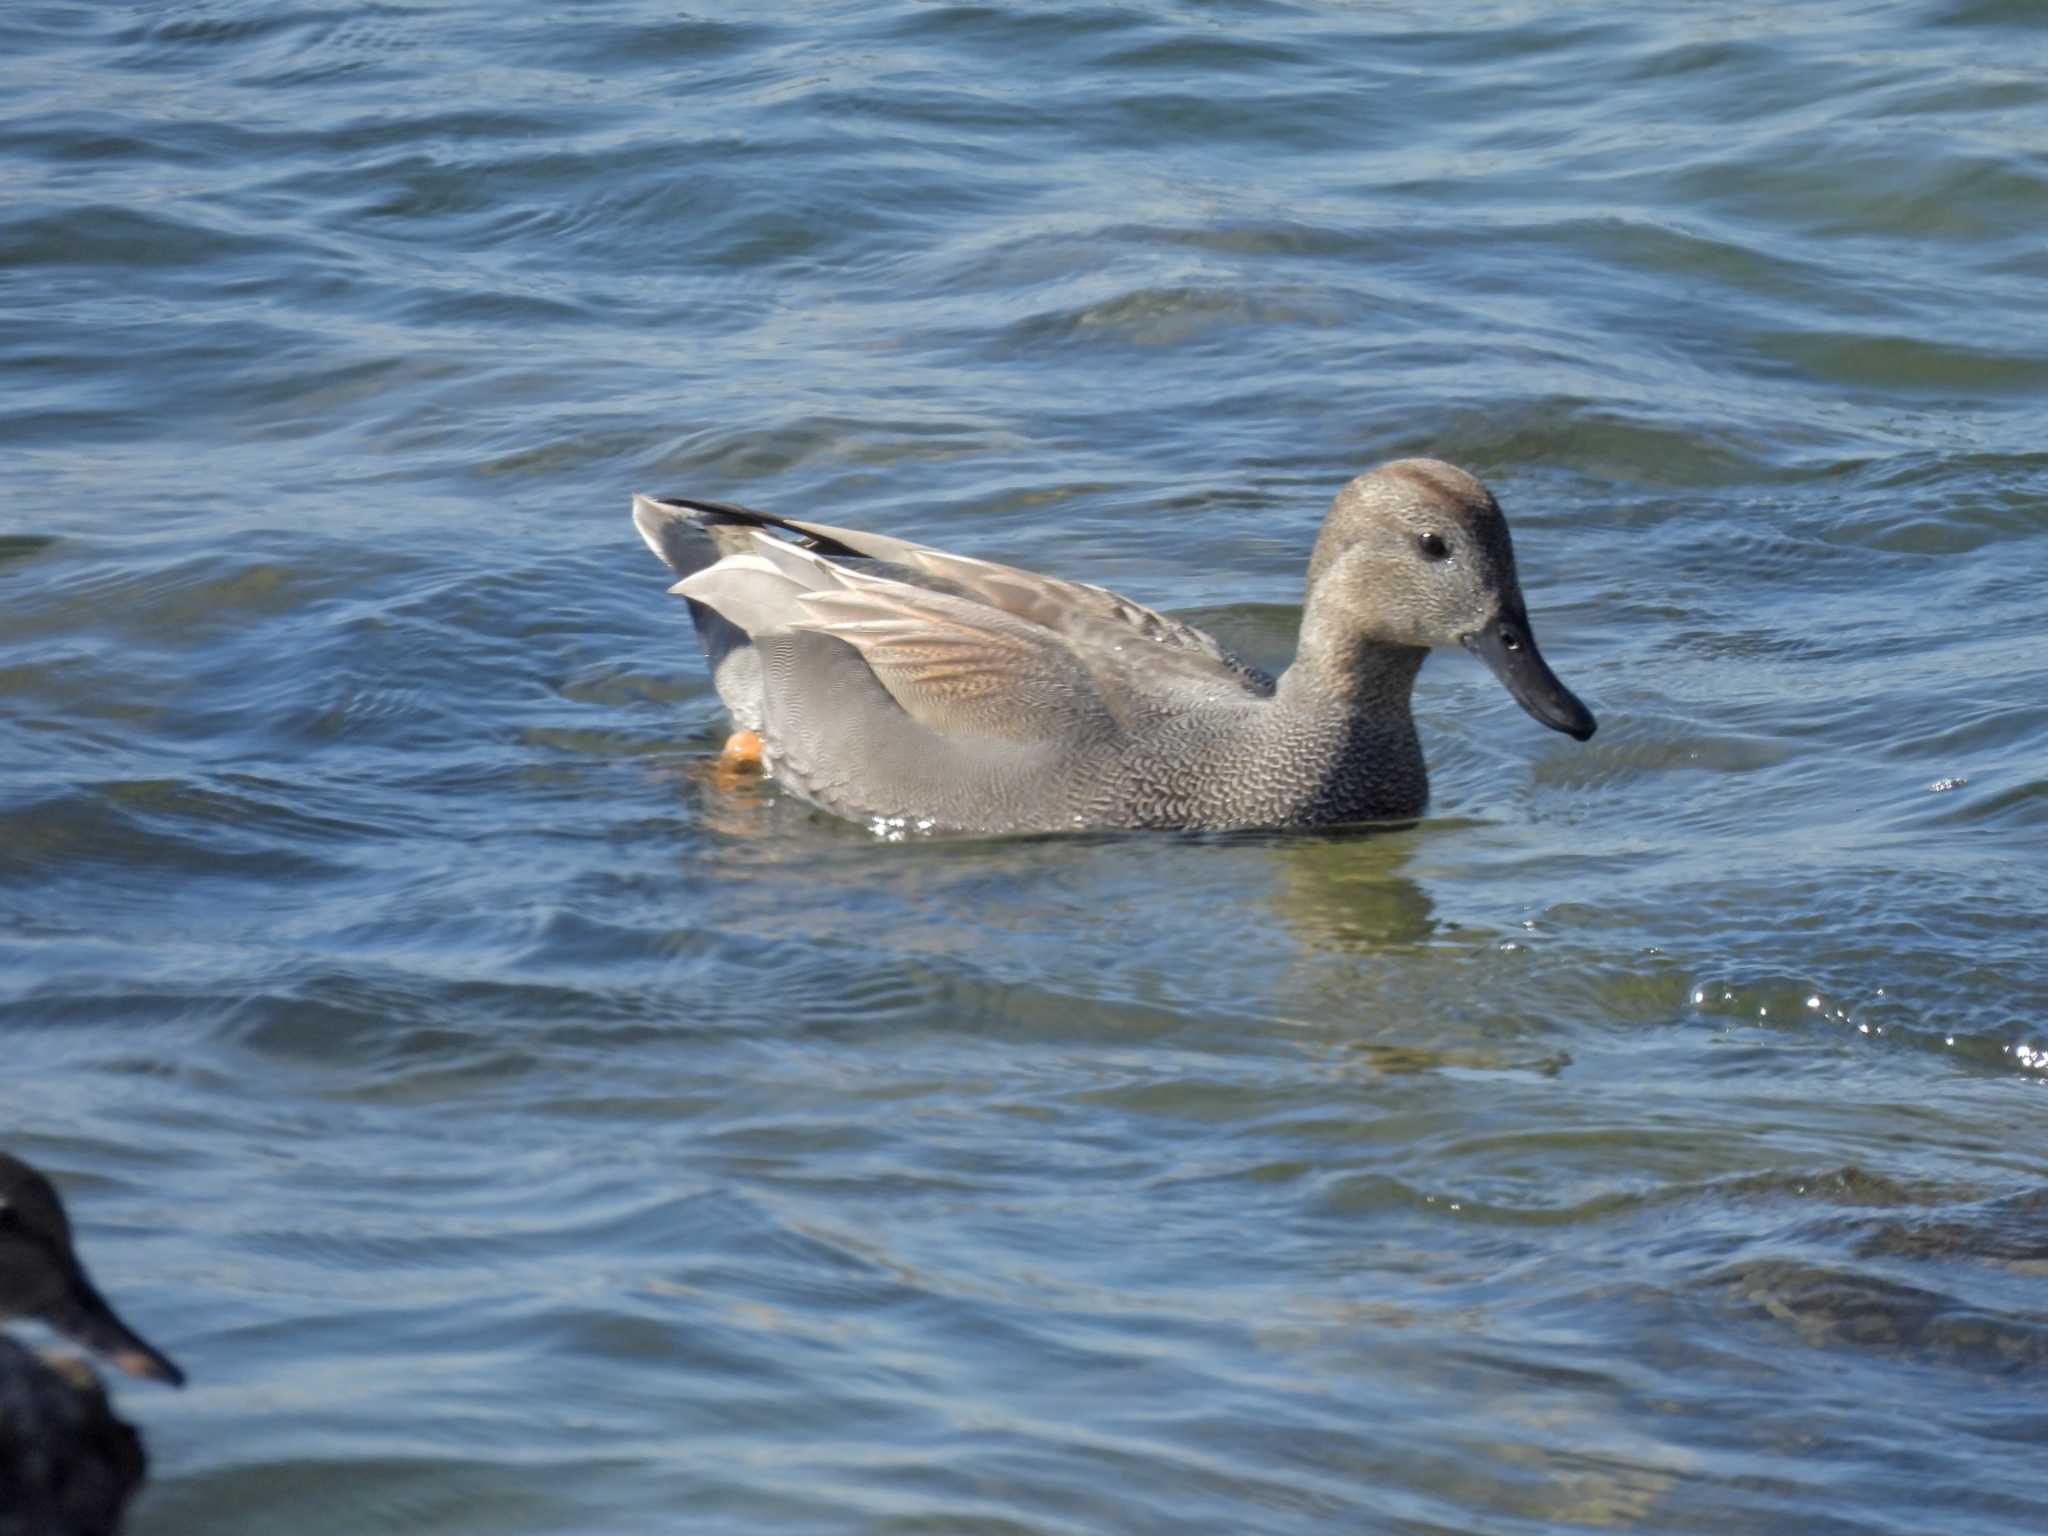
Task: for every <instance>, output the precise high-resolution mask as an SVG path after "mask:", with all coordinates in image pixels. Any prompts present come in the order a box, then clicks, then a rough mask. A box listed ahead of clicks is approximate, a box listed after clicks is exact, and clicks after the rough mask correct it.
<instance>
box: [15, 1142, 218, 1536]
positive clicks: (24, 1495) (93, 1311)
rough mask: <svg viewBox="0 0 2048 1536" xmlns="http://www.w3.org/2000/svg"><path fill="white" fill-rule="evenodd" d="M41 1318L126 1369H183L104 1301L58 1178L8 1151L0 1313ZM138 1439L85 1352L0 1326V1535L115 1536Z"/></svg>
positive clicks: (136, 1472)
mask: <svg viewBox="0 0 2048 1536" xmlns="http://www.w3.org/2000/svg"><path fill="white" fill-rule="evenodd" d="M17 1317H19V1318H33V1319H35V1320H37V1321H39V1322H42V1323H45V1324H47V1325H49V1326H50V1327H51V1328H53V1329H55V1330H56V1331H57V1332H58V1333H60V1334H62V1335H63V1336H64V1337H66V1338H68V1339H70V1340H71V1341H72V1342H74V1343H77V1344H80V1345H83V1346H84V1347H85V1348H87V1349H90V1350H94V1351H96V1352H97V1353H99V1354H102V1355H105V1356H106V1357H107V1358H108V1359H109V1360H112V1361H113V1362H114V1364H116V1365H118V1366H120V1367H121V1369H122V1370H124V1371H129V1372H132V1373H133V1374H135V1375H137V1376H151V1377H154V1378H156V1379H157V1380H159V1381H167V1382H169V1383H170V1384H171V1385H172V1386H182V1385H184V1381H185V1376H184V1373H183V1372H182V1371H180V1370H179V1369H178V1368H177V1366H175V1365H173V1364H172V1363H171V1362H170V1360H169V1359H168V1358H166V1357H165V1356H164V1355H163V1354H161V1353H160V1352H158V1351H157V1350H156V1349H154V1348H152V1347H151V1346H150V1345H149V1344H148V1343H146V1342H145V1341H144V1340H143V1339H142V1338H141V1336H140V1335H138V1334H137V1333H136V1332H135V1331H134V1330H133V1329H132V1328H130V1327H129V1326H128V1325H127V1324H126V1323H124V1322H122V1321H121V1319H120V1317H119V1316H118V1315H116V1313H115V1312H114V1309H113V1308H112V1307H110V1306H108V1305H107V1302H106V1298H105V1297H103V1296H101V1295H100V1293H99V1291H98V1290H97V1289H96V1288H95V1287H94V1285H93V1283H92V1281H91V1280H90V1279H88V1278H87V1276H86V1273H85V1267H84V1266H83V1265H82V1264H80V1263H79V1261H78V1255H77V1253H76V1252H75V1251H74V1250H73V1248H72V1246H71V1223H70V1221H69V1219H68V1218H67V1217H66V1216H65V1214H64V1203H63V1202H62V1201H61V1200H60V1199H58V1197H57V1191H56V1190H55V1189H54V1188H52V1187H51V1185H50V1181H49V1180H48V1179H46V1178H44V1177H43V1176H42V1175H41V1174H40V1173H38V1172H37V1171H36V1170H35V1169H33V1168H31V1167H30V1166H29V1165H28V1164H27V1163H24V1162H22V1161H21V1160H20V1159H19V1158H16V1157H10V1156H8V1155H7V1154H6V1153H4V1152H0V1322H6V1321H7V1320H9V1319H10V1318H17ZM145 1465H146V1461H145V1458H144V1455H143V1450H142V1441H141V1438H140V1437H139V1436H138V1435H137V1434H136V1433H135V1430H134V1428H133V1427H132V1426H130V1425H129V1424H127V1423H124V1422H123V1421H122V1420H121V1419H120V1418H118V1417H116V1416H115V1414H114V1411H113V1409H112V1408H111V1407H110V1406H109V1404H108V1402H107V1395H106V1391H105V1389H104V1388H102V1387H101V1385H100V1383H99V1379H98V1378H97V1377H95V1376H94V1375H93V1373H92V1371H91V1370H90V1369H89V1368H87V1367H86V1366H85V1364H84V1363H83V1362H82V1361H78V1360H67V1359H61V1358H45V1357H43V1356H40V1355H37V1354H34V1353H32V1352H31V1351H29V1350H27V1349H24V1348H23V1347H22V1346H21V1345H20V1344H18V1343H16V1342H15V1341H14V1340H13V1339H11V1338H8V1337H6V1336H5V1335H0V1532H15V1531H20V1532H24V1533H26V1532H34V1533H35V1536H111V1533H113V1532H115V1531H117V1530H118V1529H119V1528H120V1524H121V1514H122V1511H123V1509H124V1508H125V1507H126V1505H127V1503H128V1499H129V1497H130V1496H131V1495H132V1494H133V1493H134V1491H135V1489H136V1487H137V1486H138V1485H139V1484H140V1483H141V1482H142V1476H143V1470H144V1467H145Z"/></svg>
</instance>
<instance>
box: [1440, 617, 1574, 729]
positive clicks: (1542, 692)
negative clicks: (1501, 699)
mask: <svg viewBox="0 0 2048 1536" xmlns="http://www.w3.org/2000/svg"><path fill="white" fill-rule="evenodd" d="M1465 649H1466V650H1468V651H1470V652H1471V653H1472V654H1473V655H1474V656H1477V657H1478V658H1479V659H1480V660H1481V661H1483V662H1485V663H1486V665H1487V666H1488V667H1489V668H1491V669H1492V671H1493V675H1494V676H1495V677H1497V678H1499V679H1500V680H1501V682H1503V683H1504V684H1506V685H1507V690H1508V692H1509V693H1511V694H1513V695H1514V696H1515V702H1516V703H1517V704H1519V705H1521V706H1522V708H1524V709H1526V710H1527V711H1528V712H1529V713H1530V714H1531V715H1533V716H1534V717H1535V718H1536V719H1538V720H1540V721H1542V722H1543V724H1545V725H1547V726H1549V727H1550V728H1551V729H1552V730H1553V731H1563V732H1564V733H1565V735H1567V736H1569V737H1571V738H1572V739H1573V740H1575V741H1584V740H1585V739H1586V738H1587V737H1589V736H1591V735H1592V734H1593V731H1594V729H1595V728H1596V727H1597V726H1598V725H1599V722H1598V721H1597V720H1595V719H1594V718H1593V711H1591V710H1590V709H1588V708H1586V706H1585V705H1583V704H1581V703H1580V702H1579V701H1578V697H1577V696H1576V695H1575V694H1574V693H1573V692H1572V691H1571V689H1569V688H1567V687H1565V685H1564V684H1563V683H1560V682H1559V681H1558V680H1557V674H1556V673H1555V672H1553V671H1551V670H1550V666H1549V664H1548V663H1547V662H1545V661H1544V659H1543V653H1542V652H1541V651H1539V650H1537V649H1536V639H1535V637H1534V636H1533V635H1531V634H1530V633H1529V626H1528V623H1527V622H1526V621H1524V620H1521V619H1519V618H1506V617H1502V618H1497V619H1495V620H1494V621H1493V622H1492V623H1491V624H1488V625H1487V626H1486V628H1484V629H1480V630H1475V631H1473V633H1471V634H1469V635H1467V636H1466V637H1465Z"/></svg>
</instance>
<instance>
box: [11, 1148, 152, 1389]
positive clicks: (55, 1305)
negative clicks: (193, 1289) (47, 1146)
mask: <svg viewBox="0 0 2048 1536" xmlns="http://www.w3.org/2000/svg"><path fill="white" fill-rule="evenodd" d="M9 1317H28V1318H34V1319H35V1320H36V1321H38V1322H42V1323H47V1324H48V1325H49V1326H50V1327H52V1328H54V1329H55V1330H56V1331H57V1332H59V1333H61V1334H63V1335H64V1337H66V1338H67V1339H70V1340H71V1341H72V1342H73V1343H74V1344H78V1345H81V1346H82V1347H84V1348H86V1349H90V1350H92V1351H94V1352H95V1353H98V1354H101V1355H104V1356H106V1358H107V1359H109V1360H111V1361H112V1362H113V1363H114V1364H115V1365H118V1366H119V1367H120V1368H121V1369H122V1370H124V1371H127V1372H128V1373H129V1374H130V1375H133V1376H148V1377H152V1378H154V1379H155V1380H157V1381H167V1382H169V1383H170V1384H171V1385H172V1386H174V1387H181V1386H183V1385H184V1384H185V1373H184V1372H183V1371H181V1370H179V1369H178V1368H177V1366H175V1365H173V1364H172V1363H171V1361H170V1360H169V1358H168V1357H166V1356H165V1355H163V1354H161V1353H159V1352H158V1351H157V1350H156V1349H155V1348H153V1347H152V1346H151V1345H150V1344H149V1343H147V1342H146V1341H145V1340H144V1339H143V1338H142V1336H141V1335H140V1334H138V1333H136V1332H135V1330H134V1329H132V1328H130V1327H129V1326H128V1325H127V1324H126V1323H124V1322H122V1321H121V1319H120V1317H119V1316H118V1315H117V1314H116V1313H115V1311H114V1309H113V1308H112V1307H111V1306H109V1305H108V1304H107V1300H106V1298H105V1297H104V1296H102V1295H100V1293H99V1291H98V1290H97V1289H96V1288H95V1287H94V1285H93V1283H92V1281H91V1280H90V1279H88V1278H87V1277H86V1273H85V1266H84V1265H83V1264H81V1263H79V1261H78V1254H77V1253H76V1251H74V1250H73V1248H72V1246H71V1222H70V1219H69V1218H68V1217H67V1216H66V1215H65V1214H64V1202H63V1201H62V1200H60V1199H59V1198H58V1197H57V1191H56V1189H55V1188H54V1187H53V1186H52V1185H51V1183H50V1181H49V1180H48V1179H46V1178H44V1177H43V1176H42V1175H41V1174H40V1173H38V1172H36V1170H35V1169H33V1168H31V1167H29V1165H28V1164H27V1163H24V1162H23V1161H21V1159H20V1158H17V1157H10V1156H8V1155H7V1154H6V1153H4V1152H0V1320H5V1319H6V1318H9Z"/></svg>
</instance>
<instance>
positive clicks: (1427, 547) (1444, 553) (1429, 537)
mask: <svg viewBox="0 0 2048 1536" xmlns="http://www.w3.org/2000/svg"><path fill="white" fill-rule="evenodd" d="M1416 542H1417V543H1418V544H1420V545H1421V546H1422V557H1423V558H1424V559H1425V560H1448V559H1450V558H1451V546H1450V545H1448V544H1446V543H1445V542H1444V536H1443V535H1442V534H1440V533H1425V534H1424V535H1423V536H1422V537H1421V538H1420V539H1418V540H1416Z"/></svg>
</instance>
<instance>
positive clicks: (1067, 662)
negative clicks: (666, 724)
mask: <svg viewBox="0 0 2048 1536" xmlns="http://www.w3.org/2000/svg"><path fill="white" fill-rule="evenodd" d="M633 521H634V523H635V525H636V526H637V527H638V528H639V530H640V534H641V536H642V537H643V538H644V539H646V541H647V543H648V546H649V547H650V548H651V549H652V550H653V551H654V552H655V554H657V555H659V556H660V557H661V558H662V560H664V561H665V562H666V563H667V564H668V566H669V568H670V569H671V570H672V571H673V572H674V573H675V574H676V575H677V576H679V577H681V578H682V579H681V580H680V581H677V582H676V583H675V585H673V586H672V587H670V588H669V590H670V591H671V592H676V593H680V594H681V595H682V596H684V597H686V598H688V599H689V602H690V613H691V616H692V618H693V619H694V620H695V621H696V626H697V633H698V636H699V638H700V639H701V641H702V642H703V646H704V651H705V654H706V656H707V657H708V659H709V660H710V663H711V668H712V676H713V680H714V682H715V684H716V686H717V689H718V692H719V695H720V697H721V698H722V699H723V700H724V701H725V704H726V707H727V708H728V709H729V710H730V711H731V712H732V717H733V723H734V724H735V726H737V727H738V730H737V732H736V733H735V735H734V737H733V740H732V741H731V742H730V743H728V747H727V754H726V755H727V759H728V760H729V761H733V760H742V759H746V758H749V757H755V758H758V760H759V762H760V764H761V766H763V767H764V768H765V769H766V770H767V771H768V772H769V773H770V774H771V775H772V776H773V777H774V778H775V779H776V780H777V781H778V782H779V783H781V784H782V785H784V786H785V787H786V788H788V789H789V790H791V791H792V792H794V793H795V794H797V795H799V796H801V797H802V798H803V799H805V800H808V801H810V802H811V803H812V804H814V805H817V806H819V807H821V808H823V809H825V810H827V811H831V812H833V813H835V814H837V815H840V816H845V817H849V818H852V819H854V820H858V821H864V822H868V823H870V824H872V825H875V826H876V827H877V828H879V829H915V830H920V831H971V832H1050V831H1065V830H1072V829H1075V828H1084V827H1161V828H1200V829H1215V830H1222V829H1231V828H1285V827H1324V826H1334V825H1339V824H1342V823H1347V822H1363V821H1405V820H1411V819H1413V818H1414V817H1416V816H1419V815H1420V814H1421V813H1422V809H1423V806H1424V805H1425V804H1426V803H1427V801H1428V798H1429V779H1428V775H1427V773H1426V771H1425V770H1424V768H1423V762H1422V746H1421V743H1420V742H1419V741H1418V740H1417V739H1416V734H1415V721H1414V717H1413V715H1412V714H1411V713H1410V711H1409V695H1410V692H1411V691H1412V689H1413V687H1414V683H1415V674H1416V672H1417V671H1418V670H1419V669H1420V668H1421V666H1422V662H1423V659H1424V658H1425V657H1426V656H1427V655H1428V654H1429V652H1430V651H1431V650H1432V649H1434V648H1435V647H1438V646H1447V645H1452V644H1458V645H1463V646H1465V647H1466V648H1467V649H1468V650H1471V651H1473V652H1474V653H1475V654H1477V655H1478V656H1479V657H1480V659H1481V660H1483V661H1484V662H1485V663H1486V664H1487V666H1489V667H1490V668H1492V669H1493V672H1494V674H1495V675H1496V676H1498V677H1499V678H1500V680H1501V681H1502V682H1503V683H1505V684H1506V685H1507V689H1508V691H1509V692H1510V693H1511V694H1513V695H1514V697H1515V699H1516V700H1517V701H1518V702H1519V703H1520V704H1521V706H1522V707H1523V708H1524V709H1525V710H1527V711H1528V712H1529V713H1530V714H1531V715H1533V716H1534V717H1535V718H1536V719H1537V720H1539V721H1541V722H1542V723H1543V724H1544V725H1547V726H1549V727H1550V728H1551V729H1552V730H1557V731H1563V732H1564V733H1565V734H1566V735H1568V736H1572V737H1574V738H1576V739H1578V740H1580V741H1584V740H1585V739H1586V738H1587V737H1589V736H1591V735H1592V734H1593V728H1594V720H1593V716H1592V713H1591V711H1589V710H1588V709H1587V708H1586V706H1585V705H1583V704H1581V703H1580V702H1579V701H1578V699H1577V698H1575V697H1574V696H1573V695H1572V693H1571V691H1570V690H1569V689H1567V688H1566V687H1565V686H1564V684H1563V683H1561V682H1559V681H1558V680H1557V678H1556V676H1555V675H1554V674H1553V673H1552V672H1551V670H1550V668H1549V667H1548V666H1547V665H1546V664H1545V663H1544V660H1543V657H1542V655H1541V653H1539V652H1538V651H1537V649H1536V640H1535V636H1534V635H1533V634H1532V633H1531V631H1530V628H1529V616H1528V613H1527V611H1526V610H1525V609H1524V607H1523V605H1522V593H1521V588H1520V586H1519V585H1518V583H1517V582H1516V579H1515V556H1514V550H1513V547H1512V545H1511V544H1510V542H1509V539H1508V525H1507V521H1506V519H1505V518H1503V517H1502V516H1501V511H1500V507H1499V505H1498V504H1497V503H1496V502H1495V501H1494V499H1493V495H1492V493H1491V492H1489V491H1488V490H1487V489H1486V487H1485V486H1483V485H1481V484H1480V483H1479V482H1478V481H1477V480H1475V479H1473V478H1472V477H1471V476H1470V475H1468V474H1466V473H1465V472H1464V471H1463V470H1459V469H1454V468H1453V467H1452V466H1450V465H1448V464H1443V463H1438V462H1437V461H1435V460H1432V459H1402V460H1399V461H1397V462H1395V463H1392V464H1383V465H1381V466H1380V467H1379V468H1378V469H1375V470H1372V471H1371V472H1370V473H1367V474H1363V475H1360V476H1359V477H1358V478H1357V479H1355V480H1353V481H1352V482H1351V483H1350V484H1349V485H1346V486H1345V487H1344V488H1343V489H1342V490H1341V491H1339V492H1338V493H1337V497H1336V500H1335V501H1333V502H1332V503H1331V504H1330V511H1329V515H1328V516H1327V517H1325V518H1324V520H1323V529H1322V533H1321V535H1320V536H1319V537H1318V538H1317V539H1316V545H1315V551H1314V553H1313V554H1312V555H1311V557H1310V559H1309V566H1308V592H1307V598H1306V602H1305V606H1304V607H1303V610H1302V617H1301V638H1300V643H1299V647H1298V649H1297V651H1296V654H1295V658H1294V663H1293V665H1292V666H1290V667H1288V669H1287V670H1286V671H1285V672H1283V673H1282V674H1281V675H1280V676H1279V677H1278V678H1277V679H1275V678H1272V677H1269V676H1267V675H1266V674H1265V673H1263V672H1261V671H1259V670H1258V669H1257V668H1256V667H1252V666H1249V665H1247V664H1246V663H1245V662H1243V661H1241V660H1239V659H1238V658H1237V657H1235V656H1233V655H1231V654H1230V652H1229V651H1227V650H1225V649H1224V648H1223V646H1222V645H1221V644H1219V643H1218V642H1217V641H1216V640H1215V639H1214V638H1213V637H1212V636H1210V635H1207V634H1204V633H1203V632H1202V631H1201V630H1199V629H1195V628H1193V627H1192V626H1190V625H1187V624H1182V623H1180V622H1178V621H1177V620H1174V619H1170V618H1168V617H1166V616H1165V615H1164V614H1160V613H1155V612H1154V611H1153V610H1151V609H1150V608H1146V607H1143V606H1141V605H1140V604H1138V603H1134V602H1132V601H1131V600H1130V599H1129V598H1126V597H1120V596H1118V595H1117V594H1116V593H1114V592H1111V591H1108V590H1107V589H1106V588H1103V587H1096V586H1089V585H1087V584H1085V583H1082V582H1076V581H1066V580H1062V579H1061V578H1059V577H1055V576H1041V575H1038V574H1035V573H1033V572H1030V571H1020V570H1016V569H1014V568H1012V567H1010V566H1005V565H996V564H993V563H992V562H990V561H987V560H977V559H973V558H971V557H969V556H965V555H955V554H948V553H946V552H945V551H943V550H937V549H931V548H928V547H927V546H925V545H922V544H912V543H909V542H907V541H906V540H903V539H896V538H890V537H888V536H886V535H883V534H874V533H862V532H857V531H855V530H853V529H850V528H836V527H832V526H830V525H829V524H825V523H812V522H798V521H797V520H795V519H794V518H784V517H776V516H773V515H771V514H769V513H766V512H754V511H749V510H748V509H747V508H745V507H738V506H733V505H731V504H729V503H726V502H717V501H700V500H697V499H695V498H692V497H686V496H672V497H654V496H638V497H635V498H634V505H633Z"/></svg>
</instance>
